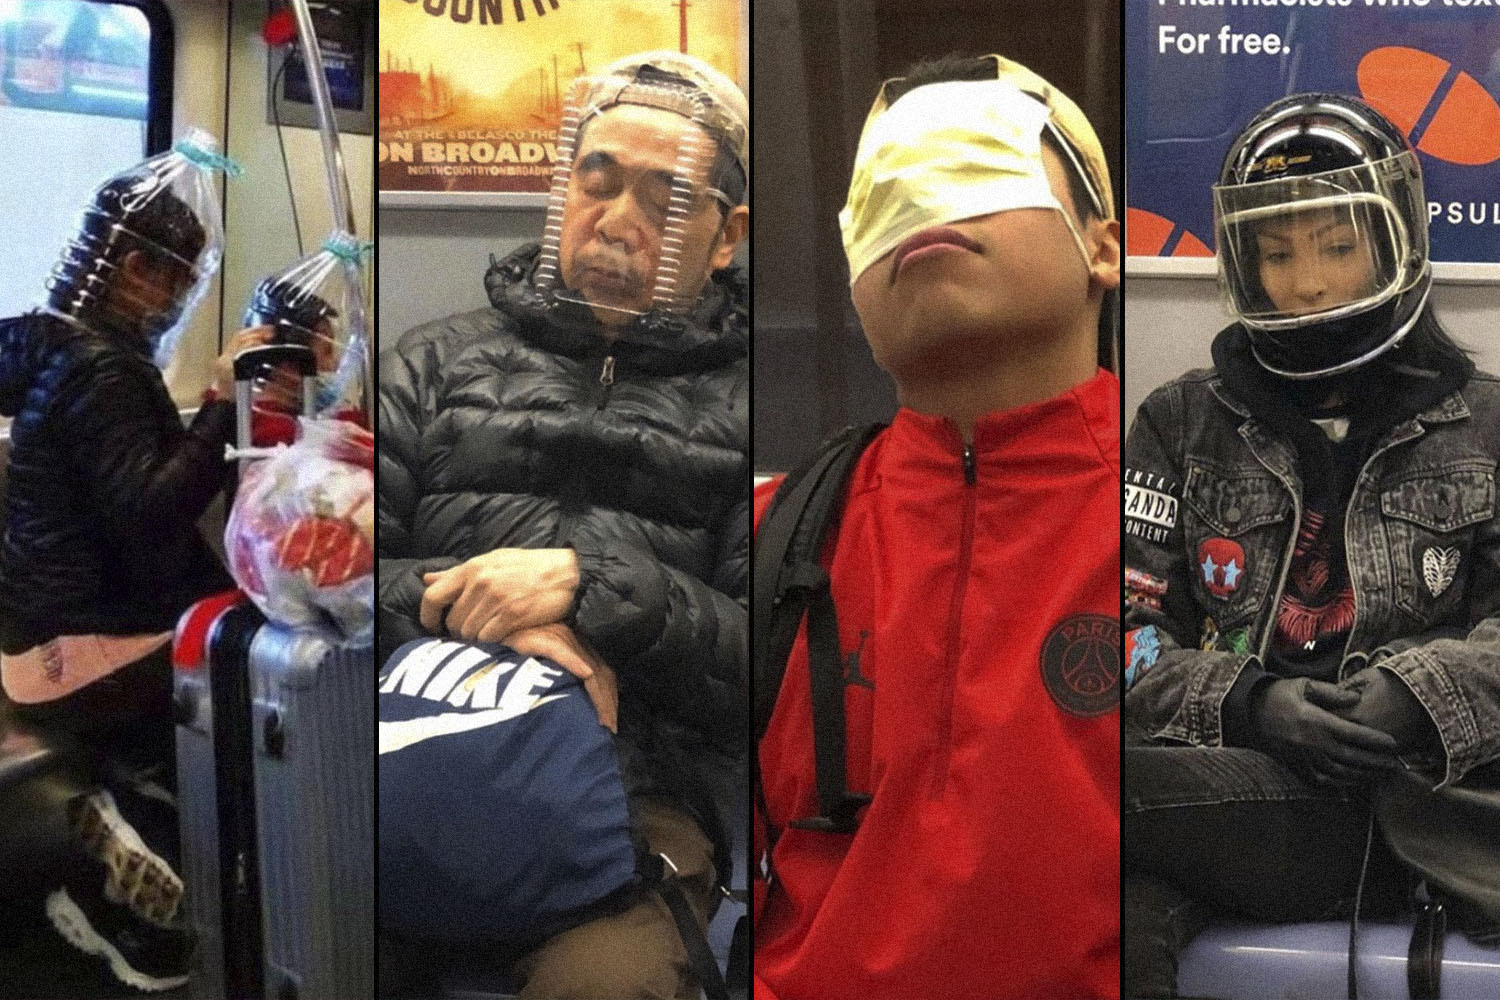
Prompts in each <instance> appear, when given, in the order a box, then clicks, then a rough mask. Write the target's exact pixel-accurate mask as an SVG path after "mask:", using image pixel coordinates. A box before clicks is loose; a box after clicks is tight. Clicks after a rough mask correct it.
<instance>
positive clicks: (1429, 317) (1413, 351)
mask: <svg viewBox="0 0 1500 1000" xmlns="http://www.w3.org/2000/svg"><path fill="white" fill-rule="evenodd" d="M1389 357H1390V359H1391V360H1392V361H1399V362H1403V363H1407V364H1414V365H1417V366H1420V367H1423V368H1441V367H1444V366H1447V365H1463V364H1468V365H1472V364H1473V354H1472V352H1470V351H1469V349H1468V348H1466V347H1464V346H1463V345H1461V344H1459V343H1458V341H1456V340H1454V339H1453V338H1452V337H1451V336H1449V335H1448V331H1447V330H1445V329H1443V324H1442V323H1440V322H1439V321H1438V318H1437V314H1436V313H1435V312H1433V309H1432V303H1431V302H1426V303H1424V304H1423V305H1422V312H1421V314H1420V315H1418V316H1417V322H1416V323H1415V324H1414V325H1413V326H1412V328H1411V331H1410V332H1409V333H1407V335H1406V336H1405V337H1403V338H1401V343H1400V344H1398V345H1397V346H1396V350H1395V351H1393V352H1392V353H1391V354H1390V355H1389Z"/></svg>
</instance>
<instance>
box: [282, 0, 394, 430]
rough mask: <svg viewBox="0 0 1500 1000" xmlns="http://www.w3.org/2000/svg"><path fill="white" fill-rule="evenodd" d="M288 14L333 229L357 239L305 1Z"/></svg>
mask: <svg viewBox="0 0 1500 1000" xmlns="http://www.w3.org/2000/svg"><path fill="white" fill-rule="evenodd" d="M291 7H292V13H293V14H294V15H295V16H296V18H297V43H298V45H300V46H301V47H302V63H303V65H304V66H306V67H307V82H308V85H309V86H310V87H311V88H312V96H313V104H314V105H315V106H316V107H317V109H318V133H319V135H321V136H322V138H323V166H324V168H325V169H326V170H327V173H328V197H329V199H330V201H331V203H332V206H333V218H334V228H336V229H339V228H341V229H343V230H344V231H345V232H347V233H348V234H349V235H350V236H351V237H352V236H357V235H358V234H357V231H356V230H355V228H354V208H353V204H352V201H351V199H350V197H349V175H348V173H347V172H346V171H345V169H344V153H343V150H342V149H341V148H340V147H339V133H338V123H337V122H336V121H335V119H334V116H333V99H332V98H331V97H330V96H329V94H328V78H327V77H326V76H325V75H324V72H323V53H322V50H320V49H319V48H318V35H317V32H315V31H314V30H313V22H312V12H311V11H310V10H309V9H308V6H307V0H291ZM354 285H355V287H354V289H353V293H354V294H355V295H357V296H359V298H360V306H361V310H362V309H363V306H364V294H365V289H364V281H363V280H361V281H359V282H355V283H354ZM358 335H359V336H360V337H361V338H362V339H364V343H361V344H359V345H357V346H358V347H359V356H360V395H361V397H362V399H363V407H364V413H365V426H366V427H374V426H375V418H374V409H373V400H374V391H373V390H374V386H373V385H372V384H371V380H370V342H369V340H368V339H367V338H364V335H363V333H360V334H358Z"/></svg>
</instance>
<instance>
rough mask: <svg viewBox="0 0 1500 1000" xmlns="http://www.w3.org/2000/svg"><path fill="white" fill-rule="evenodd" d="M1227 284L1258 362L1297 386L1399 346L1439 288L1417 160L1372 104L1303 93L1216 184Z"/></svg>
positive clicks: (1264, 117)
mask: <svg viewBox="0 0 1500 1000" xmlns="http://www.w3.org/2000/svg"><path fill="white" fill-rule="evenodd" d="M1214 230H1215V235H1216V237H1217V239H1218V258H1219V279H1220V285H1221V288H1222V290H1223V293H1224V297H1225V301H1226V304H1227V306H1228V308H1229V310H1230V311H1231V312H1232V313H1233V314H1234V315H1235V316H1237V317H1238V318H1239V320H1240V322H1241V323H1242V324H1243V325H1244V326H1245V328H1246V330H1247V332H1248V333H1249V337H1250V343H1251V347H1252V349H1253V350H1254V352H1255V357H1256V359H1257V360H1258V361H1259V362H1260V363H1261V365H1263V366H1264V367H1265V368H1266V369H1267V370H1269V371H1271V372H1274V373H1276V374H1278V375H1281V376H1284V377H1287V378H1293V379H1314V378H1323V377H1326V376H1329V375H1335V374H1338V373H1340V372H1346V371H1351V370H1353V369H1355V368H1357V367H1359V366H1361V365H1363V364H1365V363H1367V362H1369V361H1371V360H1372V359H1374V358H1376V357H1378V356H1380V355H1381V354H1383V353H1385V352H1386V351H1389V350H1390V349H1391V348H1393V347H1395V346H1396V345H1397V344H1398V343H1400V341H1401V339H1402V338H1403V337H1404V336H1406V334H1407V333H1408V332H1409V331H1410V330H1411V329H1412V327H1413V326H1414V325H1415V323H1416V320H1417V317H1418V315H1420V313H1421V311H1422V308H1423V306H1424V305H1425V303H1426V300H1427V293H1428V290H1429V288H1430V287H1431V284H1432V270H1431V266H1430V263H1429V261H1428V257H1427V202H1426V199H1425V197H1424V195H1423V193H1422V173H1421V167H1420V166H1419V165H1418V163H1417V157H1416V153H1415V152H1414V151H1413V150H1412V148H1411V145H1410V144H1409V143H1408V142H1407V140H1406V137H1405V136H1404V135H1402V133H1401V132H1400V130H1398V129H1397V128H1396V127H1395V126H1394V125H1392V124H1391V122H1390V121H1388V120H1387V119H1386V118H1385V117H1384V116H1383V115H1381V114H1380V113H1379V112H1377V111H1375V110H1374V109H1373V108H1371V107H1369V106H1368V105H1366V104H1364V103H1362V102H1360V101H1357V100H1354V99H1353V98H1349V97H1344V96H1341V95H1337V94H1296V95H1293V96H1291V97H1285V98H1282V99H1281V100H1279V101H1276V102H1275V103H1274V104H1271V105H1270V106H1269V107H1267V108H1266V109H1265V110H1263V111H1261V112H1260V114H1258V115H1256V116H1255V118H1254V119H1252V120H1251V122H1250V124H1249V125H1247V126H1246V127H1245V130H1244V131H1243V132H1242V133H1241V134H1240V136H1239V138H1238V139H1236V140H1235V141H1234V143H1233V145H1231V146H1230V148H1229V154H1228V156H1226V157H1225V160H1224V167H1223V170H1222V171H1221V172H1220V175H1219V183H1218V184H1217V185H1215V187H1214Z"/></svg>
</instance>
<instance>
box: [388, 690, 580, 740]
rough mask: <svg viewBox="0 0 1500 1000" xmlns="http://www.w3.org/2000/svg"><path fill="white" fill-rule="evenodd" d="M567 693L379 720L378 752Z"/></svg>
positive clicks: (499, 718)
mask: <svg viewBox="0 0 1500 1000" xmlns="http://www.w3.org/2000/svg"><path fill="white" fill-rule="evenodd" d="M567 693H568V692H566V691H564V692H562V693H560V694H550V695H547V696H546V697H544V698H534V699H532V700H530V701H529V702H526V703H520V704H509V705H507V704H504V703H502V704H501V705H500V707H499V708H491V709H486V710H485V711H482V712H445V713H443V714H442V715H429V716H427V717H425V718H421V719H406V720H404V721H401V722H382V723H381V724H380V752H381V753H382V754H387V753H394V752H395V751H397V750H404V749H406V748H407V747H409V746H412V745H414V744H417V743H421V742H422V741H423V740H430V739H432V738H433V737H435V736H452V735H454V734H456V733H467V732H471V731H473V730H475V729H483V728H484V727H486V726H494V725H498V724H499V723H502V722H505V721H507V720H509V719H514V718H516V717H517V716H521V715H525V714H526V713H527V712H529V711H531V710H532V709H534V708H537V707H539V706H541V705H545V704H546V703H547V702H549V701H556V700H557V699H559V698H562V697H565V696H566V695H567Z"/></svg>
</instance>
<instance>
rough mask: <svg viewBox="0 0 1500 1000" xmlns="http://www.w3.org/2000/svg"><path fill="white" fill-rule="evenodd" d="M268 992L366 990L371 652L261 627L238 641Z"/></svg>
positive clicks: (328, 995)
mask: <svg viewBox="0 0 1500 1000" xmlns="http://www.w3.org/2000/svg"><path fill="white" fill-rule="evenodd" d="M250 686H251V704H252V708H251V730H252V732H253V734H254V737H253V738H254V744H255V752H254V769H255V817H256V843H257V846H258V850H259V854H260V898H261V923H262V928H263V934H264V939H265V948H264V959H265V996H266V997H267V998H268V1000H298V998H301V1000H345V998H348V1000H356V998H357V1000H368V998H370V997H373V996H374V995H375V886H374V881H375V878H374V873H375V843H374V835H375V834H374V820H375V651H374V647H372V646H363V647H354V646H348V645H344V644H341V643H340V642H339V640H338V639H337V638H336V637H335V636H333V635H330V634H323V633H319V632H313V631H308V630H295V631H294V630H290V629H286V628H283V627H281V626H279V625H275V624H268V625H265V626H263V627H261V628H260V629H259V630H258V631H257V632H256V633H255V637H254V639H253V640H252V641H251V643H250Z"/></svg>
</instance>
